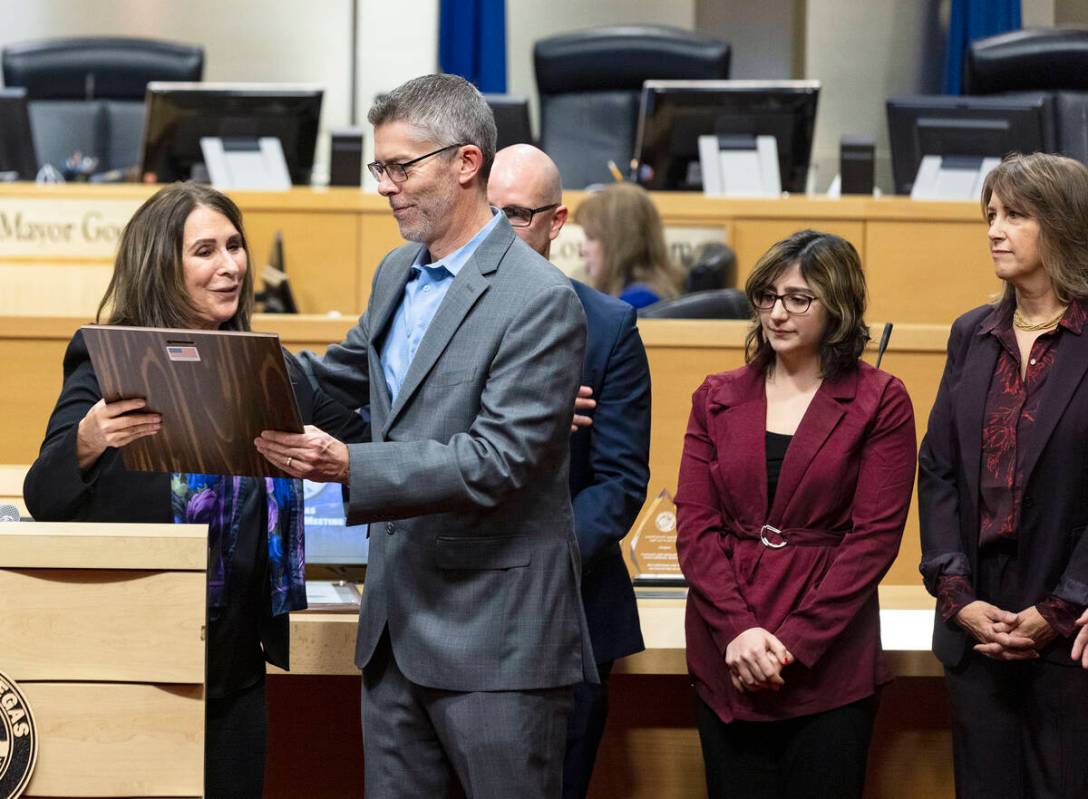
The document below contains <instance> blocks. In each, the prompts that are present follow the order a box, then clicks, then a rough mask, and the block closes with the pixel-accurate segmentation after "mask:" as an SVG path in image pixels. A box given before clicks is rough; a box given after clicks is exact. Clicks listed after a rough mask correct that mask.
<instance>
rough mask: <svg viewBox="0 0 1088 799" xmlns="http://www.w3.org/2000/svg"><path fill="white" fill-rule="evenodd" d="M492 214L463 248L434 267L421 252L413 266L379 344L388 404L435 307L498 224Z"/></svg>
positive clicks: (393, 396) (406, 370) (395, 395)
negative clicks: (488, 220)
mask: <svg viewBox="0 0 1088 799" xmlns="http://www.w3.org/2000/svg"><path fill="white" fill-rule="evenodd" d="M491 213H492V217H491V221H490V222H488V223H487V224H486V225H484V226H483V227H482V228H480V231H479V232H478V233H477V234H476V235H475V236H473V237H472V239H470V240H469V242H468V243H467V244H465V245H464V246H463V247H461V248H459V249H457V250H454V251H453V252H451V253H450V254H449V255H447V256H446V257H445V258H443V259H442V260H441V261H435V262H434V263H430V258H431V255H430V253H429V252H428V251H427V249H426V248H424V249H423V250H421V251H420V253H419V256H418V257H417V258H416V260H415V263H413V264H412V267H411V270H410V273H409V277H408V283H407V285H406V286H405V287H404V299H402V300H401V302H400V307H398V308H397V312H396V314H394V316H393V322H392V324H391V325H390V326H389V333H388V334H387V335H386V337H385V341H384V342H382V373H383V374H384V376H385V385H386V386H387V387H388V388H389V397H390V400H396V398H397V393H398V392H399V391H400V387H401V385H403V383H404V377H405V375H407V374H408V367H409V366H411V364H412V359H413V358H414V357H416V350H418V349H419V343H420V342H421V341H423V336H424V335H425V334H426V332H427V328H428V327H430V325H431V320H432V319H434V315H435V314H436V313H437V312H438V306H440V305H441V304H442V300H443V299H444V298H445V296H446V292H448V291H449V290H450V286H451V285H452V284H453V280H454V278H456V277H457V275H458V274H459V273H460V271H461V269H462V267H464V265H465V264H466V263H468V260H469V258H471V257H472V256H473V255H474V254H475V252H476V249H477V248H478V247H479V246H480V244H481V242H483V240H484V239H486V238H487V237H488V235H489V234H490V233H491V231H492V230H494V229H495V226H496V225H497V224H498V223H499V216H500V212H498V211H496V210H495V209H494V208H492V209H491Z"/></svg>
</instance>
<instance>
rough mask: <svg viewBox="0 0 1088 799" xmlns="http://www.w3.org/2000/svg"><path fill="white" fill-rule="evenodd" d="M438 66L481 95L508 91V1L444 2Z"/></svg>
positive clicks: (439, 29) (439, 34)
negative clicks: (472, 85)
mask: <svg viewBox="0 0 1088 799" xmlns="http://www.w3.org/2000/svg"><path fill="white" fill-rule="evenodd" d="M438 63H439V65H440V66H441V68H442V71H443V72H449V73H451V74H453V75H460V76H461V77H463V78H465V79H466V80H469V81H472V83H474V84H476V88H478V89H479V90H480V91H482V92H493V93H496V94H503V93H505V92H506V0H441V4H440V6H439V17H438Z"/></svg>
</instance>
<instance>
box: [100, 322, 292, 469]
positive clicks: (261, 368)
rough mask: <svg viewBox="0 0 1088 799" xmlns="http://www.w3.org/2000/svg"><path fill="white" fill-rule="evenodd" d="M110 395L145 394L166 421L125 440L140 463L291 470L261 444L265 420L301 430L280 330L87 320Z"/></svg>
mask: <svg viewBox="0 0 1088 799" xmlns="http://www.w3.org/2000/svg"><path fill="white" fill-rule="evenodd" d="M81 330H82V331H83V337H84V340H85V341H86V342H87V349H88V350H89V352H90V354H91V362H92V363H93V364H94V371H95V375H96V376H97V377H98V384H99V386H100V388H101V390H102V396H103V397H105V399H106V401H107V402H114V401H116V400H119V399H130V398H133V397H144V398H146V399H147V410H148V411H154V412H156V413H160V414H162V429H161V430H159V432H158V433H156V434H155V435H153V436H148V437H146V438H141V439H138V440H137V441H134V442H132V443H131V444H129V445H127V446H125V447H123V448H122V450H121V453H122V456H123V458H124V462H125V466H126V467H127V468H129V469H132V470H135V471H142V472H190V473H197V474H233V475H244V476H252V477H282V476H285V475H284V473H283V472H282V471H280V469H279V468H278V467H276V466H273V465H272V464H271V463H269V462H268V461H267V460H265V458H264V457H262V456H261V454H260V453H259V452H257V449H256V447H255V446H254V444H253V440H254V439H255V438H257V437H258V436H259V435H260V434H261V431H262V430H283V431H286V432H292V433H300V432H302V421H301V417H300V416H299V412H298V405H297V403H296V402H295V394H294V391H293V390H292V388H291V380H290V378H289V377H288V375H287V366H286V364H285V363H284V360H283V350H282V349H281V347H280V340H279V336H276V335H275V334H273V333H238V332H234V331H225V330H173V329H161V328H148V327H124V326H109V325H84V326H83V327H82V328H81Z"/></svg>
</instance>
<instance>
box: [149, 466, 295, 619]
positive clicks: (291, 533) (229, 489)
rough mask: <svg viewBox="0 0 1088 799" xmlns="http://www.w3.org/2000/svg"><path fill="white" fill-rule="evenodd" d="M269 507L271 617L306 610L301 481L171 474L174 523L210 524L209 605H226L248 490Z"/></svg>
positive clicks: (218, 606) (171, 503)
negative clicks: (260, 494) (260, 496)
mask: <svg viewBox="0 0 1088 799" xmlns="http://www.w3.org/2000/svg"><path fill="white" fill-rule="evenodd" d="M262 489H263V491H264V494H265V498H266V501H267V503H268V581H269V584H270V588H271V591H272V615H273V616H279V615H280V614H282V613H287V612H288V611H291V610H301V609H302V608H305V607H306V578H305V556H304V554H303V544H304V541H303V516H302V481H301V480H291V479H289V478H284V477H276V478H271V477H266V478H264V479H263V480H261V479H259V478H254V477H228V476H224V475H215V474H173V475H171V477H170V507H171V509H172V511H173V514H174V523H175V524H206V525H208V604H209V605H210V606H211V607H213V608H221V607H223V606H224V605H226V597H227V591H226V588H227V583H228V582H229V580H230V565H231V560H232V558H233V555H234V548H235V546H236V545H237V543H238V529H239V526H240V524H241V518H240V516H241V509H242V508H243V507H244V506H245V500H246V499H247V498H248V497H249V495H250V492H252V491H260V490H262Z"/></svg>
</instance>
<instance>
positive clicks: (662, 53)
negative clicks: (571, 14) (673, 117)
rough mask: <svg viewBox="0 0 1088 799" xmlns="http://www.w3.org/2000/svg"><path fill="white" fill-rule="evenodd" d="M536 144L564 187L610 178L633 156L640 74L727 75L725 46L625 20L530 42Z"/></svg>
mask: <svg viewBox="0 0 1088 799" xmlns="http://www.w3.org/2000/svg"><path fill="white" fill-rule="evenodd" d="M533 63H534V66H535V68H536V86H537V91H538V92H539V93H540V146H541V149H543V150H544V151H545V152H547V153H548V155H550V156H551V157H552V158H553V159H554V160H555V162H556V163H557V164H558V165H559V172H560V174H561V175H562V177H563V186H564V188H568V189H581V188H584V187H586V186H587V185H589V184H591V183H605V182H611V180H612V175H611V173H610V172H609V169H608V161H609V160H611V161H613V162H615V163H616V165H617V166H618V167H619V168H620V169H621V170H623V171H624V172H626V171H627V168H628V163H629V162H630V160H631V157H632V156H633V155H634V148H635V133H636V127H637V125H638V109H639V100H640V94H641V91H642V83H643V81H645V80H652V79H658V80H667V79H674V80H712V79H724V78H728V77H729V45H728V44H726V43H725V42H722V41H719V40H717V39H711V38H709V37H707V36H700V35H698V34H694V33H691V32H690V31H684V30H680V29H677V28H667V27H660V26H651V25H627V26H622V27H614V28H593V29H590V30H583V31H575V32H574V33H564V34H560V35H558V36H552V37H550V38H547V39H541V40H540V41H538V42H537V43H536V45H535V46H534V47H533Z"/></svg>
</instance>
